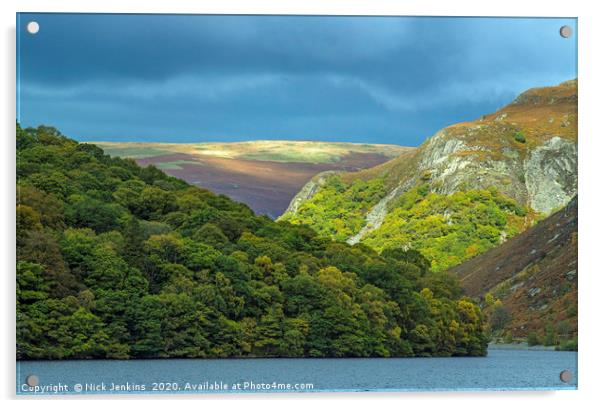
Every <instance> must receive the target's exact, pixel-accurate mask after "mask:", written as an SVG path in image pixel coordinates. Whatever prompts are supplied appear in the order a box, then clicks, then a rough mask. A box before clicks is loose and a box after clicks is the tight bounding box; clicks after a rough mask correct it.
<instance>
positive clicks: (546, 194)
mask: <svg viewBox="0 0 602 408" xmlns="http://www.w3.org/2000/svg"><path fill="white" fill-rule="evenodd" d="M524 168H525V184H526V187H527V191H528V195H529V205H530V206H531V208H533V209H534V210H536V211H539V212H542V213H549V212H550V211H552V210H553V209H555V208H558V207H561V206H563V205H565V204H566V203H567V202H568V201H569V200H570V199H571V198H573V197H574V196H575V194H576V193H577V144H576V143H572V142H570V141H568V140H565V139H562V138H560V137H553V138H552V139H550V140H548V141H547V142H545V143H544V144H542V145H541V146H538V147H536V148H535V149H533V150H532V151H531V152H530V154H529V157H528V158H527V160H525V164H524Z"/></svg>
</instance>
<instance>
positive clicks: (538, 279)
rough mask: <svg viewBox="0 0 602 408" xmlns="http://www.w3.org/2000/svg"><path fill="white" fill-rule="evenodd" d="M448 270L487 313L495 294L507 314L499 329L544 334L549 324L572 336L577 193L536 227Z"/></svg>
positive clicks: (518, 333) (492, 307)
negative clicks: (457, 277) (563, 206)
mask: <svg viewBox="0 0 602 408" xmlns="http://www.w3.org/2000/svg"><path fill="white" fill-rule="evenodd" d="M450 272H452V273H454V274H456V275H458V276H459V277H460V280H461V284H462V287H463V288H464V290H465V292H466V294H468V295H469V296H470V297H472V298H475V299H476V300H477V301H479V302H481V303H482V304H483V305H484V306H485V307H487V309H486V311H487V313H489V314H491V313H494V312H495V308H496V305H495V300H498V299H499V300H500V301H501V305H502V306H503V307H504V308H505V311H504V314H506V313H507V318H505V319H503V320H504V321H502V322H498V323H500V325H501V327H500V328H499V329H500V331H502V332H508V331H510V332H512V334H513V335H514V336H523V337H526V336H527V335H528V334H529V333H531V332H536V333H538V334H539V335H540V336H542V337H543V336H545V335H546V329H547V330H550V328H552V329H554V330H555V332H556V334H557V335H560V336H568V337H573V336H575V335H576V334H577V197H575V198H574V199H573V200H572V201H571V202H570V203H569V204H568V205H567V206H566V207H565V208H564V209H562V210H560V211H558V212H557V213H555V214H553V215H551V216H550V217H548V218H547V219H545V220H543V221H541V222H540V223H538V224H537V225H536V226H535V227H533V228H530V229H529V230H527V231H525V232H523V233H522V234H519V235H517V236H516V237H514V238H512V239H510V240H508V242H506V243H504V244H503V245H500V246H499V247H497V248H494V249H492V250H490V251H488V252H485V253H484V254H481V255H479V256H477V257H475V258H473V259H471V260H470V261H468V262H465V263H463V264H461V265H458V266H456V267H455V268H452V269H451V270H450ZM488 294H489V295H488ZM486 298H488V299H487V300H488V301H489V302H488V303H490V304H489V305H488V304H487V301H486ZM492 301H493V303H492ZM498 305H499V304H498ZM498 314H500V315H501V314H502V313H499V312H498Z"/></svg>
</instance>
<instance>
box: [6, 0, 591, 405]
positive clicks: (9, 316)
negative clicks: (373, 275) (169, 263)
mask: <svg viewBox="0 0 602 408" xmlns="http://www.w3.org/2000/svg"><path fill="white" fill-rule="evenodd" d="M596 3H597V2H595V1H591V0H590V1H579V0H566V1H556V0H553V1H552V0H548V1H541V2H535V1H534V2H527V1H525V0H504V1H498V2H486V1H482V0H480V1H471V0H447V1H445V0H442V1H435V0H422V1H409V0H408V1H402V0H398V1H395V0H369V1H366V0H346V1H336V0H330V1H328V0H304V1H285V0H280V1H278V0H254V1H250V0H247V1H245V0H236V1H235V0H221V1H207V0H197V1H195V2H191V1H185V0H163V1H157V0H145V1H135V0H103V1H100V0H96V1H93V0H92V1H88V2H75V1H66V0H54V1H52V2H49V1H43V0H21V1H13V0H4V1H2V2H0V7H1V9H2V14H0V15H1V17H0V18H1V21H2V37H3V40H2V54H1V59H0V60H1V61H2V63H0V69H1V70H2V75H1V78H2V82H3V87H2V89H3V90H4V95H3V96H2V98H1V102H0V103H1V104H2V109H0V114H1V117H2V123H3V126H2V128H1V129H2V130H3V134H2V137H1V138H0V140H1V141H2V146H1V149H0V152H1V153H2V155H3V157H2V161H1V166H2V167H0V168H1V169H2V177H0V180H1V181H2V193H3V194H2V197H3V198H4V199H3V200H2V218H1V224H0V231H2V241H1V244H0V248H1V250H2V254H1V255H2V256H1V257H0V259H2V260H3V261H4V262H3V263H4V268H2V276H3V278H2V281H1V284H0V285H1V286H2V289H3V290H4V296H3V297H2V300H1V304H2V314H1V319H2V327H1V328H0V331H1V333H2V335H0V341H1V343H2V348H1V350H2V358H3V364H2V371H1V372H0V384H1V387H2V391H3V392H2V395H3V396H4V398H6V399H12V400H13V401H9V403H10V404H11V405H12V404H13V403H15V402H16V401H14V399H15V397H14V390H15V386H14V373H15V371H14V367H15V363H14V355H15V354H14V298H15V291H14V289H15V284H14V239H15V238H14V237H15V234H14V221H15V216H14V214H15V213H14V198H15V195H14V184H15V181H14V174H15V158H14V126H15V20H16V19H15V13H16V12H17V11H22V12H23V11H31V12H40V11H48V12H50V11H51V12H145V13H212V14H219V13H224V14H228V13H230V14H340V15H342V14H345V15H455V16H550V17H552V16H558V17H561V16H562V17H578V18H579V23H578V24H579V139H580V143H579V144H580V147H579V152H580V154H579V196H580V199H579V216H580V219H581V223H580V225H579V229H580V231H579V263H580V276H579V283H580V285H579V286H580V287H579V314H580V319H579V323H580V324H579V332H580V333H579V334H580V336H579V348H580V352H579V357H580V358H579V391H562V392H497V393H492V392H476V393H463V392H460V393H421V394H414V393H409V394H408V393H406V394H371V393H355V394H331V395H324V394H312V395H302V396H299V395H269V396H263V395H252V396H247V395H226V396H219V397H216V396H182V397H180V396H179V397H177V401H178V403H182V404H190V405H192V404H194V405H195V406H198V405H199V404H202V405H206V404H209V403H211V404H213V403H216V402H218V401H219V402H220V403H223V404H225V405H235V404H245V406H246V405H249V406H251V407H254V406H257V407H265V406H272V405H273V406H282V405H286V406H306V405H315V404H318V405H326V404H328V405H332V404H337V405H338V404H341V405H342V404H345V405H346V406H347V405H349V406H358V407H359V406H362V407H363V406H365V405H366V404H367V403H369V401H368V400H372V399H376V400H377V401H375V403H376V404H378V405H379V406H384V405H387V406H389V405H390V406H400V405H406V406H417V405H420V406H437V407H445V408H448V407H456V406H458V407H466V406H468V405H475V406H479V407H485V406H487V407H496V406H500V407H504V408H507V407H508V406H510V405H515V404H517V403H518V404H520V405H522V404H523V403H525V404H526V403H529V404H538V405H541V404H545V406H546V408H547V407H554V406H563V407H567V406H581V405H584V406H586V405H589V403H590V402H592V401H595V400H596V399H598V400H599V397H598V396H597V395H596V391H597V390H598V378H600V375H599V365H598V364H599V363H600V358H599V355H600V353H599V351H598V349H599V348H600V346H599V344H598V343H599V342H600V340H601V339H602V336H601V329H600V316H599V311H600V310H602V308H601V305H600V301H599V300H600V298H602V296H601V295H600V291H601V290H602V284H601V280H600V276H601V274H602V267H601V265H602V262H601V261H600V257H599V256H596V255H598V253H599V252H600V249H599V248H600V246H601V245H602V239H600V236H601V235H600V231H602V226H601V225H600V224H601V222H600V219H601V218H602V215H601V214H600V212H601V211H600V208H601V205H600V203H601V202H602V200H601V198H602V195H601V194H600V193H599V191H600V188H601V187H600V186H601V185H602V183H601V182H600V176H599V174H600V173H602V171H601V170H602V169H601V168H600V165H599V163H600V162H601V160H600V155H602V146H601V142H600V140H601V138H602V129H601V126H600V121H601V120H602V118H601V117H600V113H599V112H600V110H601V108H600V102H599V101H600V98H601V97H602V92H601V91H602V90H601V89H600V79H599V78H600V75H602V67H601V64H600V51H599V49H600V48H602V47H601V46H600V40H602V34H601V29H600V26H602V20H601V17H602V16H601V15H600V13H599V12H598V11H597V10H596V7H595V6H596ZM596 40H597V41H596ZM138 398H140V397H138ZM81 399H82V398H81V397H80V398H68V399H66V398H60V399H59V398H50V399H47V400H44V401H37V402H36V401H35V400H33V401H32V400H28V399H26V398H21V402H19V403H22V404H25V405H29V404H35V403H38V404H44V406H46V404H49V405H52V406H61V407H62V406H65V405H71V404H77V405H81V404H82V402H83V401H81ZM131 399H133V398H125V397H103V399H101V400H95V401H86V402H85V404H86V405H87V404H92V405H94V406H103V407H104V406H105V405H106V404H111V405H114V404H118V405H126V404H128V405H131V404H132V403H134V402H133V401H130V400H131ZM165 399H174V397H169V396H165V397H164V396H161V397H157V396H152V397H146V398H145V400H144V402H143V403H144V404H145V405H150V406H158V407H159V406H164V405H165V403H166V401H164V400H165Z"/></svg>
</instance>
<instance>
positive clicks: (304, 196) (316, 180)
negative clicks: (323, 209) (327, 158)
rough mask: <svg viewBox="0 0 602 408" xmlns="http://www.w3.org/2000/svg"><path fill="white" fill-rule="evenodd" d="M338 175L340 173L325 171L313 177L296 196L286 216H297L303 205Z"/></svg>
mask: <svg viewBox="0 0 602 408" xmlns="http://www.w3.org/2000/svg"><path fill="white" fill-rule="evenodd" d="M338 173H340V172H337V171H324V172H322V173H318V174H316V175H315V176H314V177H312V179H311V180H309V181H308V182H307V184H305V185H304V186H303V188H302V189H301V190H300V191H299V192H298V193H297V194H295V197H293V199H292V200H291V202H290V204H289V205H288V208H287V209H286V211H285V212H284V214H296V213H297V211H298V210H299V207H300V206H301V204H303V203H304V202H305V201H307V200H309V199H310V198H312V197H313V196H314V195H315V194H316V192H317V191H318V190H319V189H320V186H322V185H324V183H325V182H326V180H327V179H328V177H330V176H332V175H335V174H338Z"/></svg>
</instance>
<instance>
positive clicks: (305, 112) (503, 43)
mask: <svg viewBox="0 0 602 408" xmlns="http://www.w3.org/2000/svg"><path fill="white" fill-rule="evenodd" d="M30 20H36V21H38V22H39V23H40V27H41V29H40V32H39V33H38V34H37V35H35V36H32V35H28V34H27V33H26V32H25V31H24V28H23V27H24V26H25V24H26V23H27V21H30ZM562 24H571V25H572V26H575V21H574V20H560V19H469V18H454V19H446V18H391V17H372V18H366V17H278V16H273V17H269V16H264V17H261V16H179V15H171V16H156V15H79V14H68V15H64V14H35V15H33V14H25V15H21V17H20V22H19V30H20V38H19V42H20V90H21V97H20V109H19V113H20V120H21V122H22V123H23V124H24V125H37V124H40V123H48V124H53V125H55V126H58V127H60V128H61V129H63V130H64V132H65V133H66V134H68V135H70V136H72V137H75V138H78V139H81V140H100V139H102V140H162V141H202V140H243V139H269V138H286V139H294V138H302V139H322V140H348V141H365V142H382V143H398V144H405V145H415V144H418V143H420V142H421V141H422V140H424V138H426V137H428V136H430V135H431V134H432V133H433V132H435V131H436V130H438V129H439V128H440V127H442V126H445V125H447V124H450V123H454V122H457V121H461V120H468V119H473V118H475V117H478V116H479V115H481V114H483V113H487V112H490V111H492V110H495V109H496V108H498V107H500V106H501V105H503V104H505V103H507V102H509V101H510V100H511V99H512V98H513V97H514V96H516V95H517V93H519V92H521V91H523V90H525V89H527V88H529V87H533V86H542V85H552V84H555V83H558V82H560V81H563V80H567V79H571V78H573V77H575V76H576V47H575V44H576V43H575V39H568V40H566V39H562V38H561V37H560V36H559V35H558V28H559V27H560V25H562ZM575 28H576V27H575Z"/></svg>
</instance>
